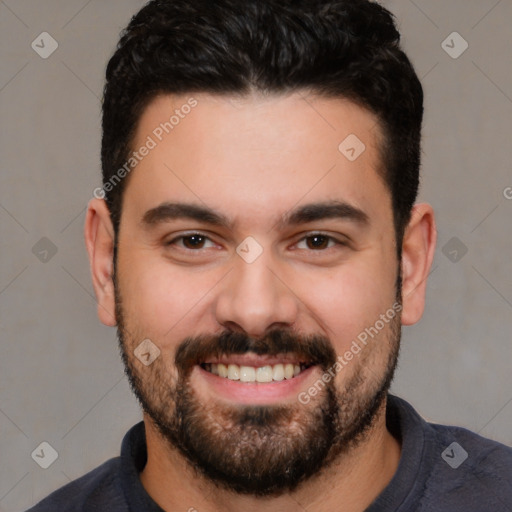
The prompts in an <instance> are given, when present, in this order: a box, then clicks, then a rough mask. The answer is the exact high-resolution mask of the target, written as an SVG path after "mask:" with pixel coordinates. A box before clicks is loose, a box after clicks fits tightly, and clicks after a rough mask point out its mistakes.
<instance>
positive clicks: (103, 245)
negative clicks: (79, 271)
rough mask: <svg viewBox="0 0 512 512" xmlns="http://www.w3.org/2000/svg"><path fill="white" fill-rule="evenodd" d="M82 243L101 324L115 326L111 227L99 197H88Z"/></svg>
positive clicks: (106, 208)
mask: <svg viewBox="0 0 512 512" xmlns="http://www.w3.org/2000/svg"><path fill="white" fill-rule="evenodd" d="M84 235H85V244H86V246H87V253H88V254H89V262H90V266H91V274H92V283H93V286H94V292H95V294H96V300H97V303H98V317H99V319H100V321H101V322H102V323H104V324H105V325H108V326H110V327H113V326H115V325H116V323H117V322H116V315H115V294H114V281H113V279H112V276H113V269H114V228H113V226H112V221H111V219H110V212H109V210H108V207H107V204H106V203H105V201H104V200H103V199H91V201H90V202H89V205H88V207H87V215H86V217H85V230H84Z"/></svg>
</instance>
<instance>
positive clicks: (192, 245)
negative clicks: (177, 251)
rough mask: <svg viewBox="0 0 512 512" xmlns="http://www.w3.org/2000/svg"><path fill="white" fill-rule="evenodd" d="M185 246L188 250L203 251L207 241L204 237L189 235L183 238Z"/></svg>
mask: <svg viewBox="0 0 512 512" xmlns="http://www.w3.org/2000/svg"><path fill="white" fill-rule="evenodd" d="M182 240H183V245H184V246H185V247H186V248H187V249H202V248H203V246H204V242H205V240H206V237H205V236H202V235H189V236H184V237H182Z"/></svg>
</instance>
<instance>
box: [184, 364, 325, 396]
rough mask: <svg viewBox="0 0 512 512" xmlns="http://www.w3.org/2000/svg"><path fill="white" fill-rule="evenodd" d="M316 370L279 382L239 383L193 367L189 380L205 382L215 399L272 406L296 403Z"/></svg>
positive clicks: (304, 371) (313, 367) (312, 369)
mask: <svg viewBox="0 0 512 512" xmlns="http://www.w3.org/2000/svg"><path fill="white" fill-rule="evenodd" d="M316 368H317V367H316V366H310V367H309V368H307V369H306V370H303V371H302V372H301V373H299V375H297V376H296V377H293V378H292V379H284V380H282V381H279V382H276V381H274V382H240V381H239V380H230V379H228V378H226V377H219V376H218V375H214V374H213V373H211V372H209V371H207V370H204V369H203V368H201V367H200V366H195V367H194V370H193V372H192V375H191V380H193V379H194V374H195V375H196V376H197V377H199V378H200V379H201V380H203V381H204V382H206V385H207V387H208V391H209V392H211V393H212V394H214V395H215V397H220V398H225V399H227V400H229V401H233V402H238V403H243V404H252V405H254V404H272V403H278V402H283V401H288V402H289V401H296V400H297V396H298V394H299V393H300V392H301V391H304V390H305V389H307V382H308V380H309V378H310V377H311V375H312V374H313V372H314V371H315V370H316Z"/></svg>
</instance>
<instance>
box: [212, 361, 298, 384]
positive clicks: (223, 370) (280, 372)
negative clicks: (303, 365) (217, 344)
mask: <svg viewBox="0 0 512 512" xmlns="http://www.w3.org/2000/svg"><path fill="white" fill-rule="evenodd" d="M204 367H205V368H206V369H207V370H209V371H210V372H211V373H213V374H214V375H218V376H219V377H225V378H228V379H230V380H239V381H241V382H272V381H273V380H275V381H281V380H283V379H291V378H293V377H295V376H297V375H298V374H299V373H300V372H301V369H300V365H298V364H295V365H293V364H291V363H288V364H275V365H273V366H270V365H269V366H260V367H258V368H255V367H254V366H239V365H237V364H228V365H225V364H222V363H218V364H217V363H212V364H206V365H204Z"/></svg>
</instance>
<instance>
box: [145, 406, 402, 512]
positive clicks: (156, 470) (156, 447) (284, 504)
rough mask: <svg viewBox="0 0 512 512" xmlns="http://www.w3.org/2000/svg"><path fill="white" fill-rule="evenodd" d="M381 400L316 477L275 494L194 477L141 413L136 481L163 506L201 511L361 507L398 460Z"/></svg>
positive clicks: (349, 510)
mask: <svg viewBox="0 0 512 512" xmlns="http://www.w3.org/2000/svg"><path fill="white" fill-rule="evenodd" d="M385 412H386V402H384V403H383V405H382V407H381V409H380V410H379V412H378V413H377V415H376V418H375V421H374V423H373V425H372V428H371V429H370V430H369V431H368V432H367V435H366V436H365V438H364V440H362V441H361V442H360V443H359V444H358V445H357V446H355V447H354V448H353V449H352V450H351V451H350V452H348V453H345V454H343V456H342V457H340V458H339V460H337V461H335V462H334V463H333V464H332V466H330V467H329V468H327V469H326V471H323V472H322V474H321V475H319V476H318V477H317V478H311V479H309V480H308V481H306V482H304V483H303V484H301V485H300V486H299V488H298V489H297V490H295V491H294V492H292V493H287V494H284V495H282V496H278V497H265V498H261V497H254V496H247V495H239V494H234V493H231V492H229V491H226V490H220V489H219V488H217V487H216V486H214V485H213V484H212V483H211V482H209V481H206V480H205V479H204V478H202V477H198V476H197V474H196V473H195V472H194V470H193V469H192V468H191V467H190V465H189V463H188V462H187V461H186V460H185V459H184V458H183V456H182V455H181V454H180V453H179V452H177V451H176V450H175V449H173V448H171V447H170V446H169V444H168V442H167V441H166V440H165V439H164V438H162V436H161V435H160V433H159V432H158V431H157V429H156V427H155V426H154V425H153V423H152V421H151V420H150V419H149V418H148V417H147V416H144V423H145V428H146V442H147V450H148V460H147V464H146V466H145V468H144V470H143V471H142V473H141V475H140V476H141V481H142V485H143V486H144V488H145V489H146V491H147V492H148V494H149V495H150V496H151V497H152V498H153V500H154V501H155V502H156V503H158V505H159V506H160V507H161V508H162V509H164V510H190V511H194V509H195V510H199V511H201V512H220V511H223V512H238V511H239V510H244V511H246V512H253V511H254V512H256V511H259V510H261V507H262V505H264V506H265V510H266V511H268V512H292V511H296V510H297V504H299V505H300V506H301V507H302V508H303V509H304V510H306V509H307V510H308V512H327V511H329V512H330V511H332V510H336V509H337V508H339V503H340V502H343V510H344V512H361V511H363V510H365V509H366V508H367V507H368V506H369V505H370V504H371V503H372V502H373V501H374V500H375V498H376V497H377V496H378V495H379V494H380V493H381V492H382V491H383V489H384V488H385V487H386V486H387V485H388V484H389V482H390V481H391V479H392V477H393V475H394V474H395V472H396V469H397V467H398V463H399V460H400V444H399V443H398V441H397V440H396V439H395V438H394V437H393V436H392V435H391V434H390V433H389V431H388V430H387V428H386V414H385Z"/></svg>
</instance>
